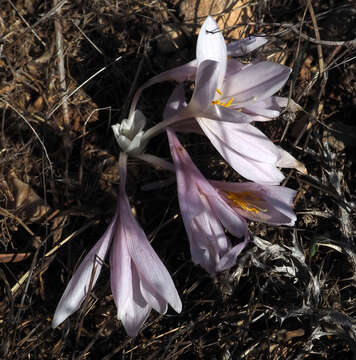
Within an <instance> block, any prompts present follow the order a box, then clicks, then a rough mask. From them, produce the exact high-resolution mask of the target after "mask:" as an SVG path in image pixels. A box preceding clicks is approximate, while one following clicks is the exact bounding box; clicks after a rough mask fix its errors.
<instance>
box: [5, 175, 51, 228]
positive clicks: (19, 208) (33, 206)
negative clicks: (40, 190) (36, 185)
mask: <svg viewBox="0 0 356 360" xmlns="http://www.w3.org/2000/svg"><path fill="white" fill-rule="evenodd" d="M7 182H8V185H9V187H10V189H11V192H12V196H13V198H14V201H12V202H10V203H9V210H14V211H15V214H16V215H17V216H18V217H19V218H21V219H22V220H25V221H30V222H36V221H39V220H40V219H41V218H42V217H43V216H45V215H46V214H48V212H49V211H50V210H51V208H50V207H49V206H48V205H47V204H46V203H45V202H44V201H43V199H42V198H41V197H40V196H38V195H37V193H36V192H35V191H34V190H33V189H32V188H31V186H30V185H28V184H26V183H24V182H23V181H22V180H20V179H19V178H18V177H17V175H16V173H15V171H13V170H11V171H10V172H9V175H8V178H7Z"/></svg>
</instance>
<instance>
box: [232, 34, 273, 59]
mask: <svg viewBox="0 0 356 360" xmlns="http://www.w3.org/2000/svg"><path fill="white" fill-rule="evenodd" d="M266 42H268V39H267V38H266V37H264V36H249V37H248V38H246V39H241V40H236V41H233V42H231V43H229V44H227V56H246V55H247V54H248V53H250V52H252V51H253V50H255V49H257V48H259V47H260V46H262V45H264V44H265V43H266Z"/></svg>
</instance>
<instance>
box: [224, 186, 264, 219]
mask: <svg viewBox="0 0 356 360" xmlns="http://www.w3.org/2000/svg"><path fill="white" fill-rule="evenodd" d="M225 193H226V194H227V198H228V199H229V200H231V201H232V202H233V203H234V204H235V205H236V206H237V207H239V208H240V209H242V210H245V211H250V212H254V213H255V214H258V213H259V212H260V211H261V212H267V211H268V210H267V209H265V208H263V207H261V206H259V205H258V203H261V202H262V200H261V199H260V198H259V197H258V196H257V195H255V194H253V193H251V192H250V191H242V192H239V193H234V192H231V191H225Z"/></svg>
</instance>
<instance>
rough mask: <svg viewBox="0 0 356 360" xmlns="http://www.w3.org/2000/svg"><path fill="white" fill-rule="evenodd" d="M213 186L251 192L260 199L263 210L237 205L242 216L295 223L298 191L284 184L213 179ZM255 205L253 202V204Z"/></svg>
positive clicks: (230, 190)
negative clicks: (247, 208)
mask: <svg viewBox="0 0 356 360" xmlns="http://www.w3.org/2000/svg"><path fill="white" fill-rule="evenodd" d="M211 183H212V185H213V186H216V187H217V188H218V189H220V190H223V191H228V192H233V193H235V194H238V193H240V192H241V193H244V194H246V193H250V194H252V196H253V197H255V198H256V199H258V203H259V204H261V207H263V210H262V211H259V212H254V211H247V210H243V209H241V208H238V207H236V208H235V211H236V212H238V213H239V214H240V215H241V216H244V217H245V218H247V219H249V220H252V221H259V222H263V223H266V224H271V225H289V226H292V225H294V223H295V220H296V215H295V213H294V211H293V199H294V198H295V196H296V193H297V192H296V191H295V190H293V189H290V188H287V187H283V186H271V185H261V184H256V183H249V182H245V183H231V182H224V181H212V182H211ZM252 206H253V204H252Z"/></svg>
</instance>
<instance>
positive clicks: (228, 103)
mask: <svg viewBox="0 0 356 360" xmlns="http://www.w3.org/2000/svg"><path fill="white" fill-rule="evenodd" d="M233 101H234V98H230V100H229V101H228V102H227V103H226V105H224V106H226V107H229V106H230V105H231V104H232V102H233Z"/></svg>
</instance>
